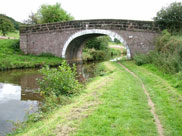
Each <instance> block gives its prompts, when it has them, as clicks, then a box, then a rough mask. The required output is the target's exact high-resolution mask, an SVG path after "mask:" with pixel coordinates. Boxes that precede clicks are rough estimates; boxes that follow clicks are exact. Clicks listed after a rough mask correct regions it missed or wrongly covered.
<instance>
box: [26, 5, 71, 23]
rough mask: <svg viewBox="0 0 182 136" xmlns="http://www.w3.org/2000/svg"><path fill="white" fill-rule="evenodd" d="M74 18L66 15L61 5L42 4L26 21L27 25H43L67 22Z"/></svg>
mask: <svg viewBox="0 0 182 136" xmlns="http://www.w3.org/2000/svg"><path fill="white" fill-rule="evenodd" d="M73 19H74V18H73V17H72V16H71V15H70V14H69V13H67V12H66V11H65V10H64V9H63V8H62V7H61V4H59V3H56V4H55V5H46V4H43V5H42V6H41V7H40V9H39V10H38V11H37V12H36V13H31V15H30V16H29V19H28V20H27V21H26V23H28V24H39V23H40V24H44V23H52V22H60V21H69V20H73Z"/></svg>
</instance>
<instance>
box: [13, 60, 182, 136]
mask: <svg viewBox="0 0 182 136" xmlns="http://www.w3.org/2000/svg"><path fill="white" fill-rule="evenodd" d="M122 64H123V65H125V66H126V67H127V68H128V69H129V70H130V71H133V72H134V73H135V74H136V75H137V76H138V77H139V78H140V79H141V80H142V81H143V83H144V85H145V87H146V89H147V90H148V93H149V95H150V97H151V100H152V101H153V103H154V105H155V112H156V114H157V115H158V117H159V120H160V121H161V124H162V126H163V132H164V135H174V136H178V135H181V132H182V126H181V124H182V121H181V118H182V115H181V112H182V110H181V108H180V106H182V102H181V101H179V100H180V98H181V95H180V94H178V93H177V90H176V89H175V88H173V87H172V86H171V85H170V84H168V83H167V81H166V80H165V79H163V78H161V77H160V76H158V75H156V74H155V73H153V72H151V71H150V70H147V69H146V68H144V67H138V66H136V65H135V64H134V63H133V62H122ZM103 67H104V69H105V70H104V72H103V73H102V74H101V75H100V76H97V77H95V78H93V79H92V80H91V81H90V82H89V83H88V84H87V85H86V88H85V89H84V91H83V92H82V93H81V94H80V95H79V96H75V97H74V98H73V99H72V100H71V103H70V104H67V105H64V106H62V107H60V108H58V109H56V110H54V111H53V112H52V113H50V114H48V115H47V117H46V119H44V120H42V121H39V122H36V123H32V124H29V125H28V126H27V127H26V128H23V129H20V130H18V131H17V134H13V135H18V136H22V135H23V136H41V135H45V136H46V135H47V136H48V135H64V136H65V135H79V136H80V135H90V136H92V135H138V136H139V135H151V136H157V135H158V131H157V126H156V124H155V121H154V117H153V115H152V113H151V111H150V109H151V108H150V106H149V105H148V100H147V96H146V95H145V93H144V90H143V88H142V85H141V82H140V80H138V79H136V78H134V77H133V76H132V75H131V74H130V73H128V72H127V71H126V70H125V69H123V68H122V67H121V66H120V65H119V64H117V63H116V62H104V63H103V64H102V68H103ZM164 87H165V88H164ZM174 96H175V98H174Z"/></svg>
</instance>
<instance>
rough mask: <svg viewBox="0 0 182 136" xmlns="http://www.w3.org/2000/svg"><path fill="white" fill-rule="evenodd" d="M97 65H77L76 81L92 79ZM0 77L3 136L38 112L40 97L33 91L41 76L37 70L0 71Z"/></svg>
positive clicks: (1, 130) (0, 131) (40, 102)
mask: <svg viewBox="0 0 182 136" xmlns="http://www.w3.org/2000/svg"><path fill="white" fill-rule="evenodd" d="M98 64H99V62H97V63H96V62H94V63H86V64H77V80H79V82H82V83H85V82H87V81H88V80H89V79H90V78H92V77H94V76H95V67H96V66H97V65H98ZM0 77H1V78H0V109H1V110H0V136H4V135H5V134H7V133H9V132H12V130H13V129H15V125H16V124H18V123H21V122H22V121H25V120H27V115H28V114H32V113H35V112H37V111H38V109H39V107H40V106H41V104H42V97H41V96H40V94H39V93H37V92H36V91H35V90H37V89H38V88H39V84H38V83H37V80H36V79H40V78H41V77H42V76H41V74H40V73H39V69H38V68H37V69H16V70H9V71H0Z"/></svg>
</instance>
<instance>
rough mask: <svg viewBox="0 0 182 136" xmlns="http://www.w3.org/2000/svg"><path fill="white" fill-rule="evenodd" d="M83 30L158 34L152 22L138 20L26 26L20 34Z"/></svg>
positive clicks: (105, 20)
mask: <svg viewBox="0 0 182 136" xmlns="http://www.w3.org/2000/svg"><path fill="white" fill-rule="evenodd" d="M84 29H106V30H127V31H139V32H140V31H146V32H159V31H160V29H159V27H158V26H157V25H155V23H154V22H153V21H138V20H116V19H98V20H73V21H67V22H57V23H48V24H37V25H27V26H21V27H20V33H21V34H29V33H47V32H54V31H69V30H84Z"/></svg>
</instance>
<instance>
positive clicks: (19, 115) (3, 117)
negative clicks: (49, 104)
mask: <svg viewBox="0 0 182 136" xmlns="http://www.w3.org/2000/svg"><path fill="white" fill-rule="evenodd" d="M37 77H40V75H39V74H38V72H37V70H24V71H23V70H13V71H5V72H0V136H4V135H5V134H7V133H8V132H10V131H11V130H12V129H13V128H14V126H13V124H12V123H11V122H12V121H13V122H22V121H24V119H25V115H26V114H27V113H33V112H35V111H37V110H38V105H39V100H40V96H39V95H38V94H37V93H33V92H32V90H33V89H36V88H38V85H37V83H36V78H37Z"/></svg>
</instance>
